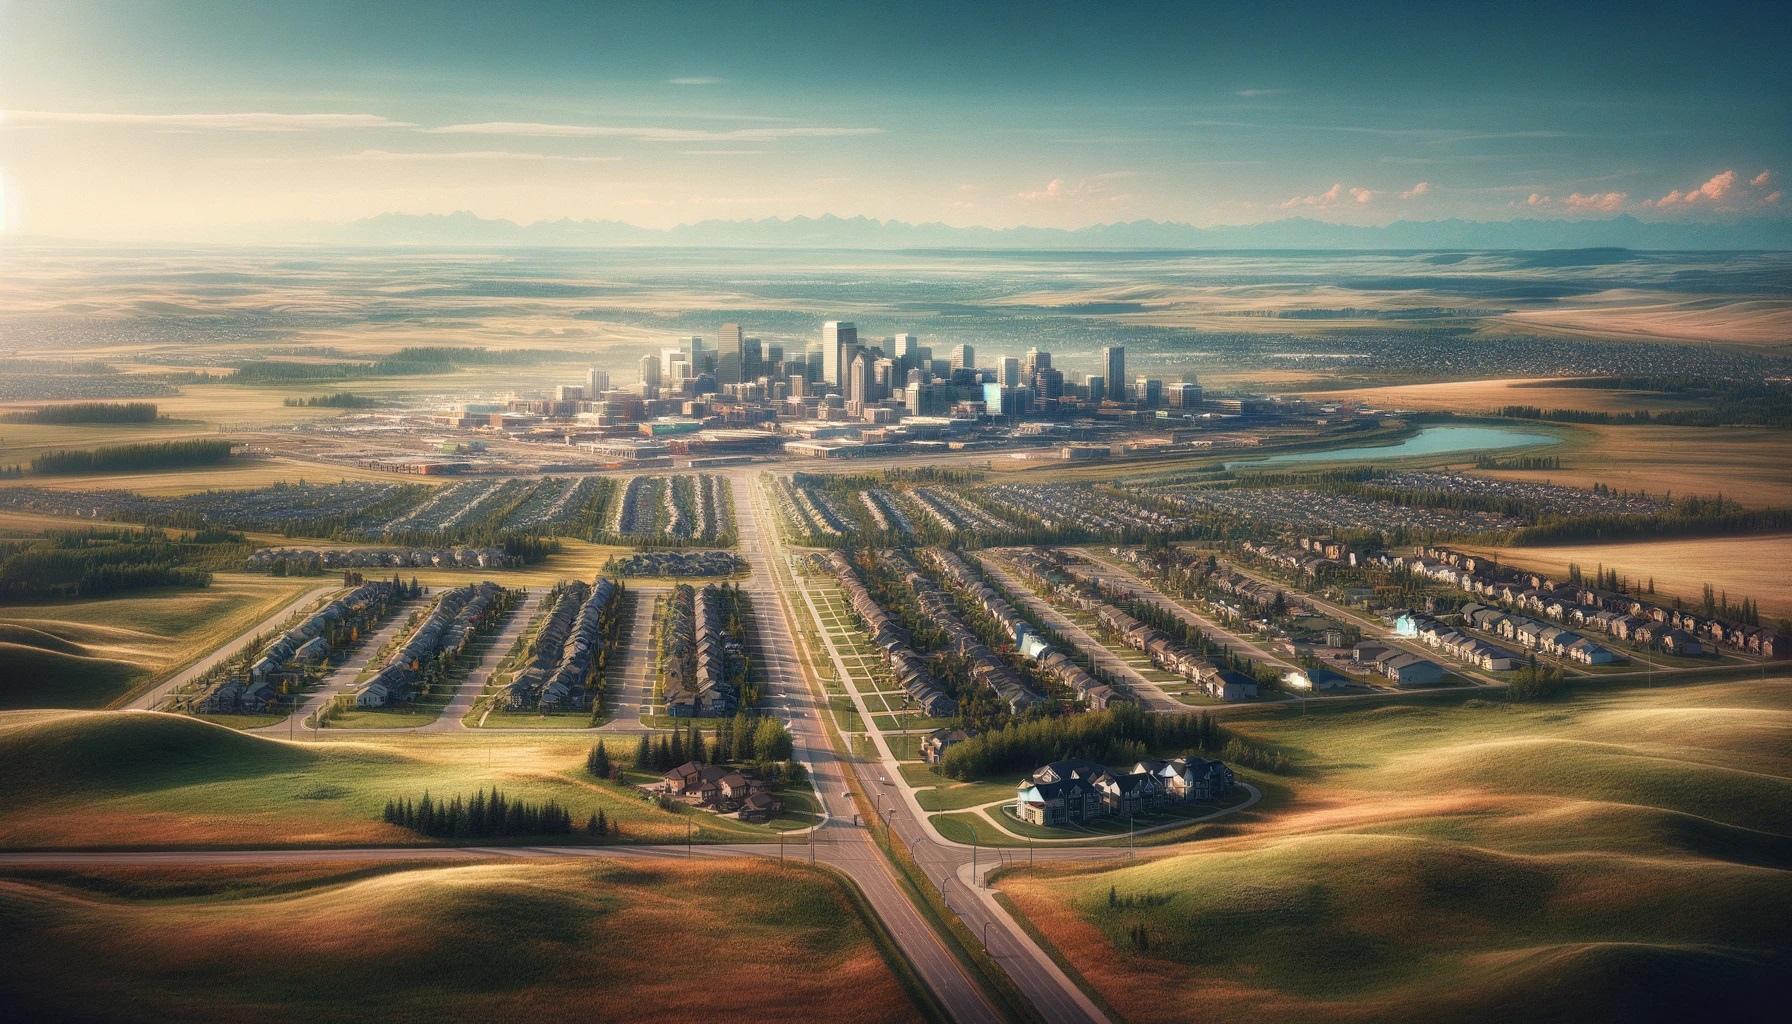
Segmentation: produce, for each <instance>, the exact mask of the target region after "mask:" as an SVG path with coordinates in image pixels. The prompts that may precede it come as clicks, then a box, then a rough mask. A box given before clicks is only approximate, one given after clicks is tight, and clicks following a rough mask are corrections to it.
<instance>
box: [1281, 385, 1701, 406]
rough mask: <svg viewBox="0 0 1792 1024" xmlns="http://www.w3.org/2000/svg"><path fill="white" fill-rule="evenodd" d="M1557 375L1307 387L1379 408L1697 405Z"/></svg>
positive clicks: (1325, 396) (1331, 398)
mask: <svg viewBox="0 0 1792 1024" xmlns="http://www.w3.org/2000/svg"><path fill="white" fill-rule="evenodd" d="M1556 379H1559V378H1551V377H1507V378H1501V379H1497V380H1455V381H1444V382H1441V383H1436V384H1390V385H1386V386H1383V387H1364V388H1351V389H1348V390H1342V391H1308V392H1305V393H1304V394H1303V397H1305V398H1308V399H1311V400H1312V401H1315V402H1353V403H1357V404H1359V405H1366V406H1370V407H1374V408H1382V409H1418V410H1420V411H1421V412H1454V413H1459V414H1465V415H1467V414H1474V413H1491V412H1494V411H1496V410H1499V409H1501V408H1503V407H1505V406H1508V405H1534V406H1537V407H1538V408H1540V409H1582V410H1585V411H1587V412H1614V413H1617V412H1635V411H1636V410H1638V409H1647V410H1649V411H1650V412H1656V411H1659V410H1664V409H1685V408H1689V407H1696V406H1699V405H1703V404H1704V403H1702V402H1697V401H1691V400H1688V399H1686V398H1684V397H1681V396H1678V395H1664V394H1660V393H1658V392H1652V391H1605V390H1601V389H1598V388H1574V387H1550V386H1549V384H1550V383H1551V382H1552V381H1553V380H1556Z"/></svg>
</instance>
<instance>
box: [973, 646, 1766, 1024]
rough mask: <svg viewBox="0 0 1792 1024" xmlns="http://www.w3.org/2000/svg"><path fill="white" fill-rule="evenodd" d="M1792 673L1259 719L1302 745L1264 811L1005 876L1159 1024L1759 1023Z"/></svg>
mask: <svg viewBox="0 0 1792 1024" xmlns="http://www.w3.org/2000/svg"><path fill="white" fill-rule="evenodd" d="M1787 684H1788V680H1787V679H1784V678H1781V679H1773V680H1768V681H1766V682H1744V683H1722V684H1707V685H1696V686H1685V687H1676V688H1657V689H1652V690H1651V689H1644V690H1628V691H1591V692H1585V693H1582V694H1579V695H1577V696H1575V697H1571V698H1568V699H1564V700H1561V701H1557V702H1552V703H1547V704H1538V705H1505V704H1500V703H1492V702H1487V701H1480V700H1469V701H1465V702H1462V703H1460V704H1456V705H1426V706H1405V705H1394V706H1384V707H1379V708H1373V709H1352V708H1348V707H1344V706H1333V707H1331V708H1326V709H1318V710H1309V711H1308V712H1307V713H1306V715H1305V716H1304V717H1302V716H1301V715H1300V714H1299V713H1298V712H1296V711H1294V710H1291V709H1276V710H1274V711H1269V712H1266V713H1262V714H1254V715H1249V716H1241V717H1237V718H1233V719H1230V720H1228V725H1230V726H1232V727H1234V728H1236V729H1238V731H1240V732H1241V733H1243V734H1245V735H1247V736H1249V737H1251V738H1252V739H1254V740H1257V741H1259V742H1262V743H1267V744H1274V745H1275V746H1277V747H1278V748H1280V749H1282V750H1284V751H1286V752H1287V753H1288V754H1289V756H1290V757H1291V758H1293V759H1294V761H1295V764H1296V765H1297V770H1296V772H1295V773H1294V774H1292V775H1291V776H1286V777H1283V778H1282V779H1275V778H1273V777H1272V778H1270V779H1268V780H1267V783H1266V784H1267V787H1268V788H1267V791H1266V798H1265V800H1264V802H1263V803H1262V804H1260V805H1259V807H1258V808H1253V809H1252V810H1250V811H1247V812H1243V813H1240V814H1238V815H1234V816H1232V817H1230V818H1228V819H1226V821H1225V823H1223V824H1222V823H1216V824H1215V825H1214V826H1210V827H1209V828H1208V829H1207V830H1206V831H1205V833H1204V838H1203V839H1201V840H1200V841H1197V842H1196V843H1194V844H1192V845H1187V846H1182V847H1178V848H1175V849H1173V850H1170V851H1168V852H1166V853H1165V854H1163V855H1160V856H1152V857H1149V858H1147V859H1141V860H1139V861H1137V862H1133V863H1131V864H1128V865H1126V866H1122V867H1112V866H1105V865H1083V866H1064V867H1053V868H1047V869H1039V870H1036V871H1020V872H1015V873H1012V874H1010V875H1008V876H1006V877H1005V878H1003V879H1002V881H1001V882H1000V885H1001V887H1002V888H1003V889H1004V890H1005V891H1006V892H1007V893H1008V894H1009V896H1010V897H1011V899H1012V900H1013V902H1014V903H1015V905H1017V906H1018V907H1019V908H1020V909H1021V910H1022V911H1023V912H1024V913H1025V914H1026V916H1027V917H1028V918H1029V919H1030V920H1031V921H1032V922H1033V923H1034V924H1035V925H1036V926H1037V927H1038V928H1039V929H1040V930H1041V931H1042V932H1043V933H1044V934H1045V935H1046V936H1047V937H1048V938H1049V940H1050V941H1051V943H1052V944H1053V945H1054V946H1055V947H1056V948H1057V949H1058V950H1059V952H1060V953H1061V954H1063V956H1064V957H1066V958H1067V959H1068V960H1069V961H1070V962H1071V963H1072V964H1074V965H1075V967H1076V969H1077V970H1078V971H1079V972H1080V973H1081V974H1082V975H1083V977H1084V978H1085V979H1086V980H1087V981H1088V982H1089V983H1090V984H1091V985H1092V986H1093V987H1094V988H1095V989H1096V991H1097V992H1099V993H1100V995H1101V996H1102V997H1103V998H1104V999H1106V1000H1107V1001H1108V1002H1109V1003H1110V1004H1112V1005H1113V1006H1114V1007H1116V1008H1117V1009H1118V1010H1119V1011H1120V1013H1121V1014H1122V1015H1123V1016H1124V1017H1125V1018H1126V1019H1128V1020H1130V1021H1133V1022H1135V1024H1145V1022H1156V1021H1163V1022H1170V1021H1175V1022H1190V1021H1197V1022H1209V1021H1212V1022H1231V1021H1239V1022H1243V1021H1251V1022H1281V1021H1311V1020H1333V1021H1414V1022H1419V1021H1437V1020H1452V1021H1487V1022H1489V1024H1491V1022H1494V1021H1504V1020H1512V1019H1524V1020H1541V1021H1563V1022H1569V1021H1574V1022H1580V1024H1594V1022H1602V1021H1611V1022H1614V1024H1616V1022H1620V1021H1621V1022H1625V1024H1631V1022H1635V1021H1668V1020H1685V1019H1701V1014H1703V1015H1705V1016H1703V1017H1702V1019H1731V1020H1740V1019H1759V1018H1756V1017H1753V1014H1755V1013H1758V1012H1759V1011H1760V1009H1761V1008H1762V1006H1764V1005H1766V1003H1765V1002H1764V1000H1769V999H1777V998H1778V994H1779V984H1778V981H1779V979H1780V978H1783V976H1784V972H1785V970H1786V969H1787V968H1788V966H1792V959H1789V957H1788V950H1792V923H1789V922H1788V920H1787V918H1786V917H1785V915H1784V914H1783V913H1782V912H1781V910H1780V908H1782V907H1784V906H1785V905H1787V903H1788V901H1792V688H1788V685H1787ZM1139 927H1143V928H1144V930H1145V934H1146V936H1147V941H1146V946H1145V947H1144V948H1141V947H1140V945H1139V944H1138V943H1137V942H1136V941H1134V939H1133V938H1132V935H1133V933H1134V929H1136V928H1139Z"/></svg>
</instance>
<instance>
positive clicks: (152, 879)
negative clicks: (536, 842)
mask: <svg viewBox="0 0 1792 1024" xmlns="http://www.w3.org/2000/svg"><path fill="white" fill-rule="evenodd" d="M170 936H178V940H177V941H169V937H170ZM665 950H679V951H681V953H680V955H678V956H677V957H676V958H674V960H673V961H672V962H668V961H667V960H665V959H664V958H663V956H662V953H663V951H665ZM0 961H4V962H5V963H6V964H7V969H6V971H5V972H4V977H0V1019H3V1020H21V1021H23V1020H72V1019H81V1020H92V1019H104V1020H110V1021H160V1020H184V1021H195V1022H212V1021H218V1022H225V1021H238V1020H251V1019H252V1020H264V1021H274V1022H280V1021H293V1022H307V1024H309V1022H313V1021H332V1022H352V1021H379V1022H382V1024H384V1022H408V1021H429V1020H441V1019H444V1018H447V1017H452V1018H453V1019H455V1020H460V1021H467V1022H469V1024H472V1022H482V1021H514V1020H521V1019H531V1020H549V1021H552V1020H603V1021H663V1020H728V1021H779V1022H782V1021H789V1020H802V1019H806V1018H808V1017H810V1016H812V1015H813V1013H814V1012H815V1010H816V1008H817V1007H826V1008H827V1010H826V1012H827V1016H828V1018H829V1020H831V1021H837V1022H840V1024H897V1022H906V1021H915V1020H919V1019H920V1015H919V1014H918V1013H917V1011H916V1009H915V1007H914V1004H913V1003H912V1002H911V1001H910V999H909V998H908V996H907V994H906V993H905V992H904V990H903V988H902V986H901V984H900V983H899V982H898V980H897V978H896V976H895V974H894V973H893V972H892V970H891V969H890V967H889V965H887V964H886V963H885V961H884V960H883V958H882V956H881V955H880V953H879V952H878V949H877V947H876V946H875V945H874V944H873V942H872V941H871V938H870V936H869V933H868V932H867V930H866V926H865V924H864V922H863V921H862V920H861V919H860V918H859V916H858V913H857V912H856V910H855V909H854V905H853V904H852V902H851V901H850V900H849V899H848V898H847V897H846V895H845V893H844V892H842V890H841V888H840V884H839V883H838V882H836V881H835V880H834V879H833V877H832V876H830V875H828V874H826V873H823V872H817V871H814V870H812V869H809V868H807V867H802V866H797V865H790V866H779V865H777V864H773V863H767V862H752V863H748V862H745V861H706V862H704V863H702V864H700V865H690V864H683V863H657V862H648V861H606V860H589V861H580V862H577V863H565V862H561V863H529V862H508V863H503V864H481V865H465V866H453V867H439V866H432V867H422V866H417V867H405V866H401V867H396V868H382V869H373V870H368V869H361V870H348V869H345V868H343V867H342V866H333V867H332V866H323V865H318V866H311V867H302V866H290V867H282V868H249V867H241V868H229V869H222V868H220V869H209V870H208V869H190V868H182V869H178V870H176V869H118V870H107V871H94V872H87V871H83V872H66V871H58V872H28V871H15V872H6V873H3V874H0ZM95 964H104V965H106V966H105V969H104V970H94V969H93V965H95ZM698 964H701V965H702V966H701V967H698V966H697V965H698ZM684 965H690V969H689V970H686V969H684Z"/></svg>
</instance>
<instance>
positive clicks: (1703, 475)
mask: <svg viewBox="0 0 1792 1024" xmlns="http://www.w3.org/2000/svg"><path fill="white" fill-rule="evenodd" d="M1552 426H1555V425H1552ZM1549 454H1551V455H1560V456H1562V461H1563V462H1564V463H1565V464H1566V468H1563V469H1548V470H1542V469H1540V470H1498V471H1493V472H1490V473H1488V475H1489V476H1495V477H1500V478H1502V479H1511V480H1547V481H1550V482H1553V483H1558V484H1567V485H1570V486H1574V487H1592V486H1593V485H1594V484H1605V485H1606V486H1608V487H1620V488H1626V489H1629V490H1645V491H1648V492H1649V493H1651V494H1666V493H1668V492H1670V491H1671V492H1673V493H1674V494H1704V495H1713V494H1722V495H1723V496H1724V497H1726V498H1734V499H1736V500H1737V501H1739V502H1742V503H1743V504H1744V505H1748V506H1759V507H1768V506H1771V507H1775V508H1783V507H1786V506H1792V433H1788V432H1787V431H1784V430H1772V429H1769V428H1767V427H1664V426H1656V425H1653V424H1650V425H1645V426H1602V425H1581V424H1576V425H1574V426H1573V428H1572V430H1571V431H1570V432H1569V437H1568V440H1567V441H1566V442H1564V443H1563V444H1562V445H1561V446H1560V447H1559V448H1553V449H1551V450H1550V452H1549Z"/></svg>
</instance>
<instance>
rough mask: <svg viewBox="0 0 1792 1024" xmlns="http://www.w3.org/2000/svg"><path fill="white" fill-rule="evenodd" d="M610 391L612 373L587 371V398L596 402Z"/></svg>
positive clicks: (595, 370) (596, 370)
mask: <svg viewBox="0 0 1792 1024" xmlns="http://www.w3.org/2000/svg"><path fill="white" fill-rule="evenodd" d="M608 390H610V371H608V370H598V369H591V370H587V371H585V398H586V400H587V401H596V400H597V396H598V395H601V394H603V393H604V392H606V391H608Z"/></svg>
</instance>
